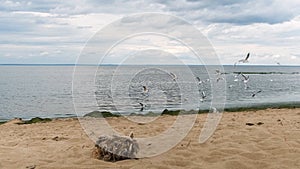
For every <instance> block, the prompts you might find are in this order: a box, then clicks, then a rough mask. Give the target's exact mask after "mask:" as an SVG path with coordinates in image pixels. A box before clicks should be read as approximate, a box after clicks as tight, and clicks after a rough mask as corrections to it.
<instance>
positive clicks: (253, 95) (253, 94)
mask: <svg viewBox="0 0 300 169" xmlns="http://www.w3.org/2000/svg"><path fill="white" fill-rule="evenodd" d="M260 92H261V90H258V91H256V92H254V93H252V97H255V96H256V94H257V93H260Z"/></svg>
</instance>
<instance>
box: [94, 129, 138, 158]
mask: <svg viewBox="0 0 300 169" xmlns="http://www.w3.org/2000/svg"><path fill="white" fill-rule="evenodd" d="M95 147H96V150H95V152H94V156H95V158H97V159H100V160H104V161H112V162H115V161H119V160H125V159H134V158H136V154H137V152H138V150H139V145H138V143H137V141H136V140H134V139H133V134H130V136H129V137H126V136H116V135H113V136H100V137H99V138H98V140H97V142H96V144H95Z"/></svg>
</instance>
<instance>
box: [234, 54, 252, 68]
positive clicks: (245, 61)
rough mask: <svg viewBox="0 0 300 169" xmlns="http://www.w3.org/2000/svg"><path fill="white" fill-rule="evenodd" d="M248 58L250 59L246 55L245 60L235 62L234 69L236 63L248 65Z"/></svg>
mask: <svg viewBox="0 0 300 169" xmlns="http://www.w3.org/2000/svg"><path fill="white" fill-rule="evenodd" d="M249 57H250V53H248V54H247V56H246V58H245V59H241V60H239V61H237V62H235V63H234V67H236V65H237V64H238V63H248V62H249V61H248V59H249Z"/></svg>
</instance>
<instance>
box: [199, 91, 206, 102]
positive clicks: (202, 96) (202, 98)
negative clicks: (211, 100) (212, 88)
mask: <svg viewBox="0 0 300 169" xmlns="http://www.w3.org/2000/svg"><path fill="white" fill-rule="evenodd" d="M205 98H206V94H205V92H204V91H202V93H201V99H200V101H201V102H203V101H204V99H205Z"/></svg>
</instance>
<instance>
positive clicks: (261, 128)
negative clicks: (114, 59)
mask: <svg viewBox="0 0 300 169" xmlns="http://www.w3.org/2000/svg"><path fill="white" fill-rule="evenodd" d="M206 116H207V114H200V115H199V116H198V118H197V120H196V123H195V125H194V127H193V128H192V130H191V131H190V133H189V134H188V135H187V137H186V138H185V139H184V140H183V141H182V142H180V143H179V144H178V145H177V146H175V147H174V148H172V149H171V150H170V151H167V152H165V153H163V154H160V155H158V156H155V157H150V158H143V159H138V160H124V161H118V162H114V163H112V162H105V161H101V160H98V159H95V158H93V156H92V152H93V149H94V143H93V142H92V141H91V140H90V139H89V137H88V136H87V135H86V134H85V132H84V131H83V129H82V128H81V125H80V123H79V121H78V120H77V118H66V119H64V118H61V119H54V120H52V121H51V122H47V123H35V124H25V125H18V124H14V123H13V122H9V123H6V124H2V125H0V168H37V169H38V168H123V169H127V168H145V169H146V168H160V169H173V168H194V169H199V168H220V169H221V168H222V169H223V168H226V169H227V168H228V169H234V168H237V169H242V168H243V169H247V168H272V169H273V168H278V169H279V168H280V169H285V168H286V169H292V168H295V169H296V168H300V109H266V110H258V111H245V112H233V113H229V112H228V113H224V114H223V117H222V120H221V122H220V124H219V125H218V127H217V130H216V131H215V133H214V134H213V136H212V137H211V138H210V139H209V140H208V141H207V142H205V143H203V144H199V143H198V138H199V133H200V131H201V128H202V126H203V122H204V120H205V117H206ZM144 118H147V117H144ZM175 119H176V116H169V115H165V116H161V117H160V118H159V119H157V120H155V121H153V122H151V123H149V124H144V125H139V124H138V123H129V122H128V121H127V120H124V119H122V118H120V117H111V118H106V120H107V121H108V122H109V123H110V124H111V125H112V126H114V127H115V128H116V129H117V130H118V131H119V132H121V133H123V134H125V135H128V134H129V133H130V132H131V131H133V132H134V134H135V137H144V136H147V135H149V134H152V135H153V134H157V133H160V132H162V131H163V130H164V129H166V128H167V127H168V126H169V125H171V124H172V123H173V121H174V120H175ZM246 123H253V124H254V125H252V126H250V125H246Z"/></svg>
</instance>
